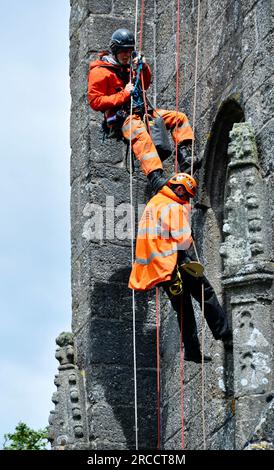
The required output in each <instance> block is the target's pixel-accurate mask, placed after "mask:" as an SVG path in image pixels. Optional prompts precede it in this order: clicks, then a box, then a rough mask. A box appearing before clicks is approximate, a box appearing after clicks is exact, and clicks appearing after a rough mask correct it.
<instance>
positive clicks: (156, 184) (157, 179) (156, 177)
mask: <svg viewBox="0 0 274 470" xmlns="http://www.w3.org/2000/svg"><path fill="white" fill-rule="evenodd" d="M147 178H148V181H149V182H150V184H151V187H152V191H153V194H156V193H158V191H159V190H160V189H162V187H163V186H164V185H165V184H166V182H167V180H166V179H165V178H164V177H163V170H161V169H158V170H154V171H151V173H149V174H148V175H147Z"/></svg>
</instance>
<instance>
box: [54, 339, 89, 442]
mask: <svg viewBox="0 0 274 470" xmlns="http://www.w3.org/2000/svg"><path fill="white" fill-rule="evenodd" d="M56 343H57V345H58V346H59V348H57V350H56V354H55V357H56V359H57V360H58V361H59V363H60V364H59V367H58V370H59V374H58V375H56V376H55V380H54V383H55V385H56V387H57V391H56V392H54V393H53V395H52V401H53V403H54V404H55V409H54V410H53V411H51V412H50V416H49V425H50V426H49V440H50V441H51V444H52V449H54V450H58V449H60V450H61V449H86V448H88V427H87V418H86V407H85V384H84V371H80V370H79V369H78V368H77V366H76V364H75V358H74V341H73V335H72V333H61V334H60V335H59V336H58V338H57V339H56Z"/></svg>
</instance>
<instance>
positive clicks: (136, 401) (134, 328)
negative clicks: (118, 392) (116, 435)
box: [129, 0, 138, 450]
mask: <svg viewBox="0 0 274 470" xmlns="http://www.w3.org/2000/svg"><path fill="white" fill-rule="evenodd" d="M137 27H138V0H136V2H135V28H134V31H135V43H136V40H137ZM132 111H133V97H132V96H131V99H130V115H131V116H132ZM131 135H132V121H131V120H130V141H129V191H130V223H131V266H132V267H133V263H134V238H135V229H134V227H135V212H134V209H133V167H132V146H131V140H132V138H131ZM132 335H133V341H132V343H133V378H134V419H135V448H136V450H138V396H137V361H136V310H135V291H134V290H133V289H132Z"/></svg>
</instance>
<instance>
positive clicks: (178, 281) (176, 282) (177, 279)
mask: <svg viewBox="0 0 274 470" xmlns="http://www.w3.org/2000/svg"><path fill="white" fill-rule="evenodd" d="M170 282H171V284H170V286H169V288H168V289H169V292H170V293H171V295H173V296H176V295H180V294H182V293H183V280H182V276H181V273H180V269H179V268H178V266H176V268H175V273H174V274H173V276H172V279H171V281H170Z"/></svg>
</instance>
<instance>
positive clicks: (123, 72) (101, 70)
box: [88, 60, 151, 112]
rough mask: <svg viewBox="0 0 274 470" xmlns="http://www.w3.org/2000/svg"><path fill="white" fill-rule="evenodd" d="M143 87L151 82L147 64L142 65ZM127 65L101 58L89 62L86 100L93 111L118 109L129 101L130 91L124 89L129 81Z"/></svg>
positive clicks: (146, 86)
mask: <svg viewBox="0 0 274 470" xmlns="http://www.w3.org/2000/svg"><path fill="white" fill-rule="evenodd" d="M143 76H144V87H145V89H147V88H148V87H149V85H150V82H151V71H150V67H149V65H147V64H144V65H143ZM129 77H130V75H129V67H127V68H125V67H122V66H119V65H113V64H111V63H109V62H105V61H103V60H96V61H94V62H91V64H90V69H89V77H88V101H89V104H90V106H91V108H92V109H94V110H95V111H102V112H105V111H108V110H111V109H113V108H117V109H119V108H120V107H121V106H123V105H124V104H126V103H127V102H129V100H130V93H129V92H128V91H126V90H125V86H126V84H127V83H128V82H129Z"/></svg>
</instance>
